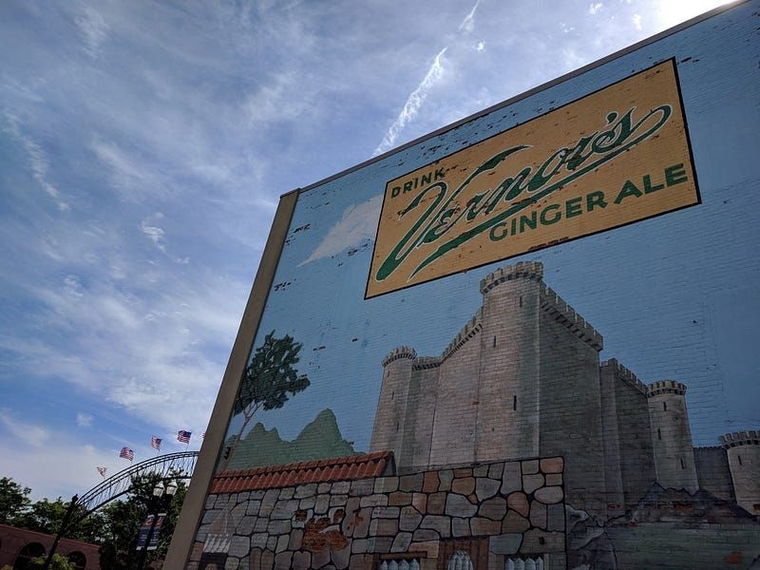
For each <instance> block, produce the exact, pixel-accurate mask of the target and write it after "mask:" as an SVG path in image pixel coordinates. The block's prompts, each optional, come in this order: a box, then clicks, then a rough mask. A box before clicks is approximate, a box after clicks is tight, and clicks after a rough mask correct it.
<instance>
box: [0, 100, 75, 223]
mask: <svg viewBox="0 0 760 570" xmlns="http://www.w3.org/2000/svg"><path fill="white" fill-rule="evenodd" d="M5 120H6V121H5V122H6V126H5V127H4V128H3V130H4V131H5V132H6V133H8V134H10V135H11V136H12V137H13V138H14V139H16V141H17V142H18V143H20V144H21V146H22V147H23V149H24V151H26V155H27V157H28V160H29V167H30V170H31V172H32V176H33V177H34V179H35V180H36V181H37V183H38V184H39V185H40V187H41V188H42V189H43V190H44V191H45V193H46V194H47V195H48V196H49V197H50V198H51V199H52V200H53V201H54V202H55V203H56V204H57V205H58V209H59V210H61V211H65V210H68V209H69V204H68V202H66V201H65V200H64V199H63V198H62V197H61V195H60V192H59V191H58V188H56V187H55V186H54V185H53V184H52V183H51V182H49V181H48V170H49V169H50V159H49V158H48V155H47V154H46V153H45V151H44V150H43V148H42V147H41V146H40V145H39V144H37V143H36V142H35V141H34V140H33V139H32V138H31V137H29V136H26V135H24V134H23V133H22V132H21V128H20V126H19V121H18V119H17V118H16V117H15V116H13V115H10V114H7V113H6V115H5Z"/></svg>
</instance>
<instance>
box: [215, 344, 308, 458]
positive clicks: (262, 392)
mask: <svg viewBox="0 0 760 570" xmlns="http://www.w3.org/2000/svg"><path fill="white" fill-rule="evenodd" d="M274 334H275V333H274V331H272V332H271V333H269V334H268V335H266V336H265V337H264V343H263V344H262V345H261V346H259V347H258V348H257V349H256V350H255V351H254V354H253V358H251V361H250V363H249V364H248V366H247V368H246V371H245V376H244V378H243V382H242V385H241V386H240V392H239V393H238V396H237V399H236V400H235V404H234V406H233V408H232V414H233V415H238V414H243V423H242V425H241V426H240V430H239V431H238V433H237V434H236V435H234V436H232V437H231V438H230V439H229V440H228V443H227V449H226V450H225V458H224V464H223V465H222V470H224V469H226V468H227V466H228V465H229V463H230V461H231V460H232V456H233V455H234V453H235V449H236V448H237V446H238V444H239V443H240V441H241V438H242V436H243V433H244V431H245V428H246V427H247V426H248V424H249V423H250V421H251V419H252V418H253V416H254V415H256V412H258V411H259V410H262V409H263V410H276V409H279V408H282V407H283V406H284V405H285V403H286V402H287V401H288V400H289V399H290V397H291V396H293V395H295V394H297V393H299V392H302V391H304V390H305V389H306V388H308V387H309V384H310V382H309V379H308V378H307V377H306V375H300V376H299V374H298V371H297V370H296V368H295V365H296V364H298V361H299V356H298V353H299V352H300V351H301V348H302V346H303V345H302V344H301V343H300V342H295V340H294V339H293V337H292V336H290V335H287V334H286V335H285V336H284V337H282V338H276V337H275V336H274Z"/></svg>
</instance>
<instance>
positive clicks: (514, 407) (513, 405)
mask: <svg viewBox="0 0 760 570" xmlns="http://www.w3.org/2000/svg"><path fill="white" fill-rule="evenodd" d="M512 409H513V410H517V396H512Z"/></svg>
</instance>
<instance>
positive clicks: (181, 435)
mask: <svg viewBox="0 0 760 570" xmlns="http://www.w3.org/2000/svg"><path fill="white" fill-rule="evenodd" d="M191 435H193V433H192V432H190V431H185V430H183V429H181V430H179V431H178V432H177V441H179V442H181V443H190V436H191Z"/></svg>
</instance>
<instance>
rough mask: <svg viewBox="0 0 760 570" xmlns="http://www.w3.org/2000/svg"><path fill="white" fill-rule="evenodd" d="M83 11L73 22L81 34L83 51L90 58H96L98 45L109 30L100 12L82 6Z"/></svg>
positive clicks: (90, 7)
mask: <svg viewBox="0 0 760 570" xmlns="http://www.w3.org/2000/svg"><path fill="white" fill-rule="evenodd" d="M83 11H84V13H83V14H81V15H79V16H76V18H75V19H74V21H75V22H76V25H77V28H79V31H80V32H81V33H82V39H83V41H84V44H85V51H86V52H87V53H88V54H89V55H90V57H97V56H98V54H99V50H100V44H102V43H103V41H104V40H105V39H106V38H107V37H108V32H109V31H110V29H111V28H110V26H109V25H108V24H107V23H106V21H105V19H104V18H103V16H102V15H101V14H100V12H98V11H97V10H95V8H93V7H92V6H84V8H83Z"/></svg>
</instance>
